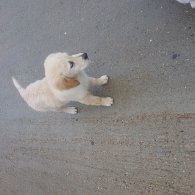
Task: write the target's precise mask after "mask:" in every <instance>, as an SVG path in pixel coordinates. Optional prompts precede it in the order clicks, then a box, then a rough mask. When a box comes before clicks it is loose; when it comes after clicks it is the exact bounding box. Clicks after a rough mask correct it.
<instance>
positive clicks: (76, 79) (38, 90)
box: [12, 53, 113, 114]
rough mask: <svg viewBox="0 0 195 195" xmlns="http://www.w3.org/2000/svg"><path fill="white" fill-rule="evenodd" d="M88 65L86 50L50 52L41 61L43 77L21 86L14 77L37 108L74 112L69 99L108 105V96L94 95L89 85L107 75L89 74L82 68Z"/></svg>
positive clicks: (75, 110) (17, 84) (21, 92)
mask: <svg viewBox="0 0 195 195" xmlns="http://www.w3.org/2000/svg"><path fill="white" fill-rule="evenodd" d="M87 65H88V56H87V54H86V53H79V54H76V55H68V54H67V53H54V54H50V55H49V56H48V57H47V58H46V59H45V62H44V67H45V77H44V78H43V79H42V80H38V81H36V82H34V83H31V84H30V85H29V86H27V88H26V89H23V88H22V87H21V86H20V85H19V83H18V82H17V81H16V79H15V78H14V77H12V80H13V83H14V85H15V87H16V88H17V89H18V91H19V93H20V95H21V96H22V97H23V99H24V100H25V101H26V102H27V104H28V105H29V106H30V107H32V108H33V109H35V110H37V111H57V112H67V113H70V114H75V113H77V109H76V108H75V107H65V106H66V104H67V103H69V102H70V101H77V102H80V103H82V104H86V105H96V106H111V105H112V104H113V99H112V98H110V97H98V96H93V95H92V94H91V93H90V92H89V91H88V89H89V86H90V85H104V84H106V83H107V82H108V76H107V75H104V76H102V77H100V78H98V79H96V78H91V77H88V76H87V74H86V73H85V72H84V69H85V68H86V67H87Z"/></svg>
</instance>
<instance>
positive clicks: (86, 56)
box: [81, 53, 89, 60]
mask: <svg viewBox="0 0 195 195" xmlns="http://www.w3.org/2000/svg"><path fill="white" fill-rule="evenodd" d="M81 57H82V58H83V59H84V60H88V59H89V58H88V55H87V53H83V54H82V55H81Z"/></svg>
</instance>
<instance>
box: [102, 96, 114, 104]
mask: <svg viewBox="0 0 195 195" xmlns="http://www.w3.org/2000/svg"><path fill="white" fill-rule="evenodd" d="M112 104H113V98H111V97H106V98H102V106H111V105H112Z"/></svg>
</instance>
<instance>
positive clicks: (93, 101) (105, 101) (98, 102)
mask: <svg viewBox="0 0 195 195" xmlns="http://www.w3.org/2000/svg"><path fill="white" fill-rule="evenodd" d="M79 102H80V103H82V104H86V105H93V106H111V105H112V104H113V99H112V98H110V97H98V96H93V95H87V96H86V97H85V98H84V99H82V100H80V101H79Z"/></svg>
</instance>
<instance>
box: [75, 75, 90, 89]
mask: <svg viewBox="0 0 195 195" xmlns="http://www.w3.org/2000/svg"><path fill="white" fill-rule="evenodd" d="M77 79H78V81H79V82H80V86H81V87H83V88H86V89H88V87H89V79H88V76H87V75H86V74H85V73H84V72H83V73H81V74H79V75H78V76H77Z"/></svg>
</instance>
